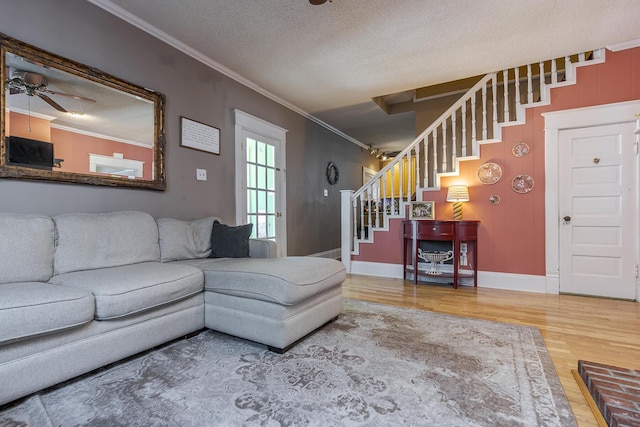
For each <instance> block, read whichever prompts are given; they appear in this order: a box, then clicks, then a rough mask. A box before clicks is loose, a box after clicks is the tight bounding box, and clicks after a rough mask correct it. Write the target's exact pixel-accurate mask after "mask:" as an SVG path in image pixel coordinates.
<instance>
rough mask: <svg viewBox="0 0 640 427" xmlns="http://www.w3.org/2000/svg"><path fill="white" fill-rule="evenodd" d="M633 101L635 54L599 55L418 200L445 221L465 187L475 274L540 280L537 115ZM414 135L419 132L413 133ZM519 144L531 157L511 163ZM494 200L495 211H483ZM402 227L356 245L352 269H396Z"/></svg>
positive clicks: (541, 177)
mask: <svg viewBox="0 0 640 427" xmlns="http://www.w3.org/2000/svg"><path fill="white" fill-rule="evenodd" d="M636 99H640V48H634V49H629V50H625V51H621V52H610V51H607V52H606V62H605V63H604V64H598V65H591V66H586V67H580V68H578V70H577V83H576V84H575V85H571V86H566V87H561V88H555V89H552V90H551V104H550V105H548V106H544V107H537V108H529V109H527V110H526V123H525V124H524V125H520V126H510V127H505V128H503V129H502V142H500V143H496V144H486V145H483V146H482V147H481V150H480V156H481V158H480V160H475V161H465V162H461V163H460V175H459V176H456V177H444V178H442V180H441V188H442V190H440V191H437V192H425V193H424V197H423V199H424V200H433V201H435V204H436V212H435V216H436V219H451V218H452V216H453V213H452V204H451V203H448V202H446V201H445V198H446V193H447V188H448V187H449V186H450V185H453V184H466V185H468V186H469V197H470V199H471V200H470V201H469V202H467V203H464V204H463V218H464V219H478V220H480V221H481V223H480V227H479V231H478V246H479V247H478V250H479V251H478V268H479V270H482V271H492V272H500V273H514V274H528V275H539V276H544V275H545V274H546V270H545V240H544V237H545V225H544V221H545V210H544V209H545V203H544V202H545V196H544V193H545V185H555V183H553V182H550V183H547V182H545V170H544V158H545V153H544V144H545V135H544V118H543V117H542V116H541V114H542V113H545V112H548V111H560V110H567V109H574V108H580V107H589V106H594V105H603V104H610V103H616V102H624V101H631V100H636ZM420 131H421V129H420ZM519 142H525V143H527V144H528V145H529V148H530V152H529V154H528V155H526V156H524V157H515V156H514V155H513V154H512V151H511V150H512V148H513V146H514V145H516V144H518V143H519ZM485 162H494V163H497V164H499V165H500V166H501V167H502V179H501V180H500V181H498V182H497V183H496V184H493V185H484V184H482V183H480V182H479V181H478V179H477V177H476V171H477V169H478V167H479V166H480V165H482V164H483V163H485ZM519 174H528V175H531V176H532V177H533V178H534V180H535V186H534V188H533V190H532V191H531V192H529V193H527V194H517V193H515V192H514V191H513V190H512V189H511V181H512V179H513V178H514V177H515V176H516V175H519ZM492 194H497V195H499V196H500V198H501V202H500V204H498V205H492V204H490V203H489V197H490V196H491V195H492ZM401 222H402V220H401V219H395V220H392V221H390V225H389V228H390V231H389V232H388V233H385V232H376V234H375V237H374V243H373V244H368V243H361V244H360V254H359V255H357V256H354V257H353V260H354V261H369V262H381V263H391V264H401V263H402V235H401V228H400V224H401Z"/></svg>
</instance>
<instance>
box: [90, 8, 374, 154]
mask: <svg viewBox="0 0 640 427" xmlns="http://www.w3.org/2000/svg"><path fill="white" fill-rule="evenodd" d="M88 1H89V3H92V4H94V5H95V6H98V7H99V8H101V9H103V10H105V11H107V12H109V13H111V14H112V15H114V16H116V17H118V18H120V19H122V20H123V21H125V22H128V23H129V24H131V25H133V26H134V27H137V28H139V29H141V30H142V31H144V32H146V33H148V34H151V35H152V36H153V37H155V38H157V39H158V40H161V41H163V42H165V43H166V44H168V45H169V46H171V47H173V48H175V49H177V50H179V51H181V52H183V53H184V54H186V55H188V56H190V57H192V58H194V59H195V60H197V61H199V62H201V63H203V64H205V65H207V66H208V67H210V68H212V69H214V70H216V71H217V72H219V73H221V74H224V75H225V76H227V77H229V78H230V79H233V80H235V81H237V82H238V83H240V84H242V85H244V86H246V87H248V88H250V89H252V90H254V91H255V92H257V93H259V94H261V95H263V96H265V97H267V98H269V99H271V100H272V101H274V102H277V103H278V104H280V105H282V106H283V107H286V108H288V109H290V110H291V111H294V112H296V113H298V114H300V115H301V116H303V117H306V118H307V119H309V120H311V121H312V122H314V123H317V124H318V125H320V126H322V127H324V128H325V129H328V130H329V131H331V132H333V133H335V134H336V135H338V136H340V137H342V138H344V139H346V140H347V141H349V142H351V143H353V144H356V145H358V146H360V147H362V148H367V147H368V145H366V144H364V143H363V142H361V141H358V140H357V139H355V138H353V137H351V136H349V135H347V134H345V133H344V132H342V131H340V130H338V129H336V128H334V127H333V126H331V125H330V124H328V123H325V122H323V121H322V120H320V119H318V118H317V117H315V116H313V115H311V114H309V113H308V112H306V111H304V110H303V109H301V108H298V107H297V106H295V105H293V104H291V103H289V102H287V101H285V100H284V99H282V98H280V97H279V96H277V95H274V94H273V93H271V92H269V91H268V90H266V89H265V88H263V87H261V86H260V85H258V84H256V83H254V82H252V81H251V80H249V79H247V78H245V77H243V76H241V75H240V74H238V73H236V72H234V71H233V70H230V69H229V68H227V67H225V66H224V65H222V64H220V63H219V62H217V61H215V60H213V59H212V58H209V57H208V56H206V55H204V54H203V53H201V52H199V51H197V50H195V49H193V48H192V47H190V46H188V45H187V44H185V43H183V42H181V41H180V40H178V39H176V38H175V37H173V36H170V35H169V34H167V33H165V32H164V31H161V30H160V29H158V28H156V27H154V26H153V25H151V24H149V23H148V22H146V21H143V20H142V19H140V18H138V17H137V16H135V15H133V14H132V13H130V12H128V11H126V10H124V9H123V8H121V7H120V6H118V5H115V4H113V3H112V2H110V1H109V0H88Z"/></svg>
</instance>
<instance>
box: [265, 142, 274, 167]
mask: <svg viewBox="0 0 640 427" xmlns="http://www.w3.org/2000/svg"><path fill="white" fill-rule="evenodd" d="M267 166H269V167H272V168H275V167H276V149H275V147H274V146H273V145H267Z"/></svg>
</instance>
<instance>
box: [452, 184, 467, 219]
mask: <svg viewBox="0 0 640 427" xmlns="http://www.w3.org/2000/svg"><path fill="white" fill-rule="evenodd" d="M468 201H469V187H467V186H466V185H452V186H450V187H449V190H448V191H447V202H453V219H454V220H460V219H462V203H463V202H468Z"/></svg>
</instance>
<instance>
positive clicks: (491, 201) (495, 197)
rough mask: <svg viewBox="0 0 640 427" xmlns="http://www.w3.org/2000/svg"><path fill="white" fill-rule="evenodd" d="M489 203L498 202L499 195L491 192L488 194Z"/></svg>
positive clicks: (494, 203) (495, 203)
mask: <svg viewBox="0 0 640 427" xmlns="http://www.w3.org/2000/svg"><path fill="white" fill-rule="evenodd" d="M489 203H491V204H492V205H497V204H499V203H500V196H498V195H497V194H492V195H491V196H489Z"/></svg>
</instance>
